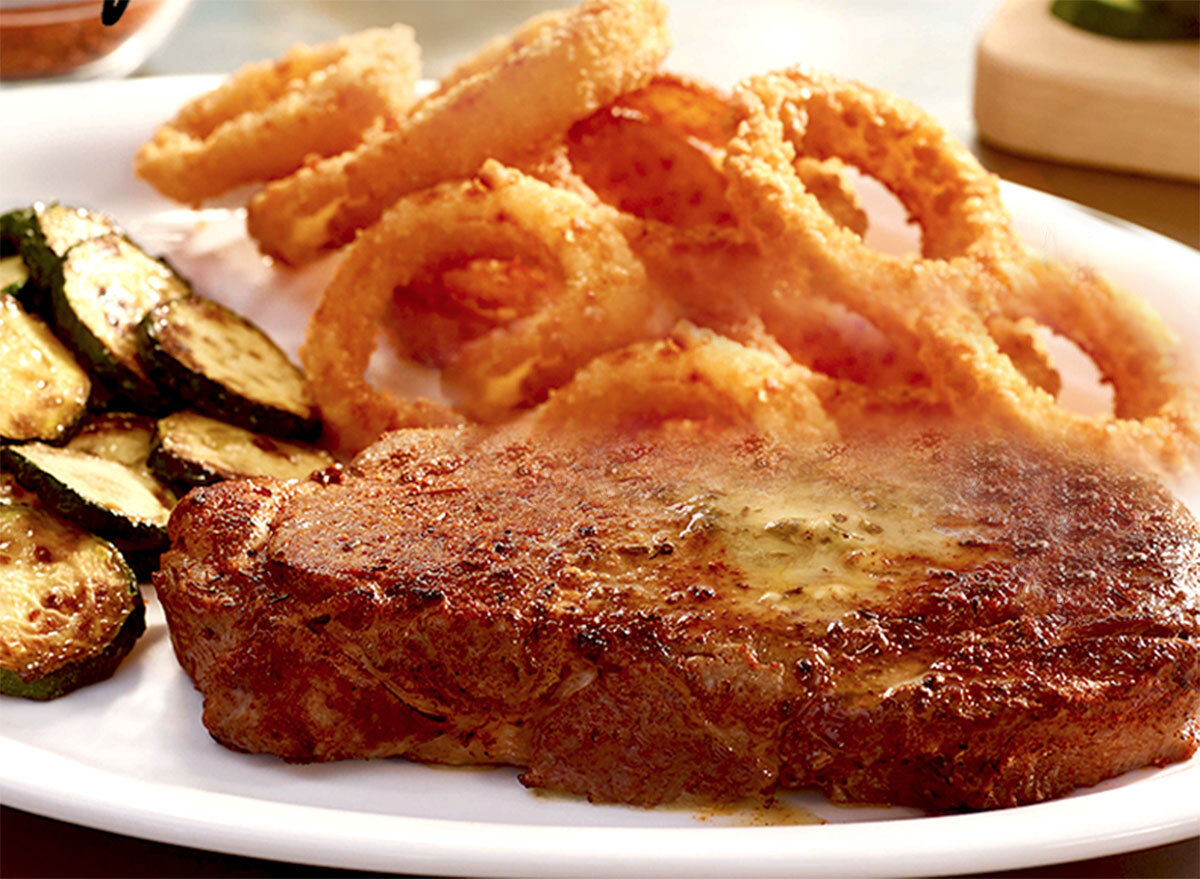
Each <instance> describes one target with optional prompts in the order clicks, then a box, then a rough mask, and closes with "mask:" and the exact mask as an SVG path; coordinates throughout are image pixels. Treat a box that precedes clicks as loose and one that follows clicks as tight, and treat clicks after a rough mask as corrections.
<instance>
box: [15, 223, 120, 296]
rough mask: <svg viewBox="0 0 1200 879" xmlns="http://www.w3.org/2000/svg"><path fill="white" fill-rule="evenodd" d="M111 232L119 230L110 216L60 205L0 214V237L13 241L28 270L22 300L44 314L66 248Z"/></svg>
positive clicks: (60, 272) (56, 281) (57, 280)
mask: <svg viewBox="0 0 1200 879" xmlns="http://www.w3.org/2000/svg"><path fill="white" fill-rule="evenodd" d="M113 234H115V235H120V234H122V233H121V230H120V228H119V227H118V226H117V224H116V223H115V222H114V221H113V219H112V218H111V217H109V216H107V215H105V214H101V213H97V212H95V211H88V210H84V209H83V208H72V207H67V206H66V205H60V204H49V205H46V204H42V203H40V202H39V203H37V204H34V205H31V206H30V207H27V208H21V209H19V210H15V211H9V212H8V213H7V214H5V215H4V216H3V217H0V237H2V238H4V239H5V240H8V241H12V242H15V243H16V247H17V251H18V252H19V253H20V254H21V258H22V259H23V260H24V262H25V266H26V268H27V269H28V271H29V278H30V283H29V284H28V285H27V286H26V288H25V293H26V295H25V296H24V297H23V300H22V301H23V302H24V303H25V306H26V307H27V308H28V309H29V310H30V311H34V312H37V313H39V314H46V315H47V316H48V315H49V307H50V305H49V297H50V291H51V290H53V289H54V287H55V286H57V285H58V284H59V283H60V281H61V278H62V261H63V258H64V257H65V256H66V254H67V251H68V250H70V249H71V248H72V247H74V246H75V245H76V244H78V243H79V242H81V241H87V240H88V239H90V238H98V237H99V236H101V235H113Z"/></svg>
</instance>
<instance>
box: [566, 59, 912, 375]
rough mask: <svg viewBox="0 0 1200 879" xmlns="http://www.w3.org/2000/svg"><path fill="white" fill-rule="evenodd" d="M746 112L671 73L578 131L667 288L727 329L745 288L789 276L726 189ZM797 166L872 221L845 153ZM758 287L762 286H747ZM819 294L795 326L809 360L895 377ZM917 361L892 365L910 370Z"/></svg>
mask: <svg viewBox="0 0 1200 879" xmlns="http://www.w3.org/2000/svg"><path fill="white" fill-rule="evenodd" d="M735 121H736V120H735V116H734V112H733V107H732V104H731V102H730V100H729V98H728V97H727V96H726V95H725V94H724V93H722V92H721V91H719V90H717V89H715V88H713V87H711V86H709V85H706V84H704V83H702V82H699V81H697V80H694V79H690V78H686V77H680V76H675V75H671V74H659V75H657V76H655V77H654V78H653V79H652V80H651V81H650V83H649V84H648V85H647V86H645V87H644V88H642V89H640V90H638V91H636V92H631V93H630V94H627V95H624V96H622V97H621V98H620V99H619V100H618V101H616V102H615V103H614V104H612V105H610V106H609V107H606V108H604V109H603V110H600V111H598V112H597V113H595V114H593V115H592V116H591V117H589V118H588V119H586V120H583V121H581V122H579V123H577V124H576V125H575V126H574V127H572V129H571V131H570V132H569V134H568V136H567V141H566V142H567V148H568V152H569V155H570V158H571V163H572V166H573V167H574V168H575V171H576V173H577V174H578V175H579V176H580V177H582V178H583V182H584V183H585V184H586V185H588V186H589V187H591V188H592V189H593V190H594V191H595V193H596V196H597V197H598V198H599V199H600V200H601V201H603V202H604V203H607V204H609V205H611V206H612V207H613V208H615V209H616V211H617V216H616V218H615V221H616V222H617V223H618V225H620V227H621V228H622V230H623V231H624V232H625V234H626V236H627V238H628V239H629V241H630V245H631V246H632V247H633V249H634V251H635V253H637V254H638V256H639V257H640V258H641V259H642V260H643V261H644V263H645V264H646V267H647V271H648V272H649V273H650V276H651V278H652V280H653V281H654V283H655V285H656V287H658V288H659V289H660V290H663V291H665V292H666V293H667V294H668V295H670V296H672V297H674V298H675V299H676V300H677V301H679V302H680V303H681V304H682V305H684V307H685V310H686V313H687V315H688V317H689V319H690V320H692V321H694V322H696V323H699V324H702V325H704V326H709V327H713V328H715V329H719V330H722V331H724V329H725V328H726V327H728V326H730V325H732V324H736V323H738V322H740V321H744V320H746V319H747V318H748V317H749V316H750V311H749V310H748V308H747V305H746V303H745V302H744V301H743V300H744V299H746V298H749V299H755V298H757V299H758V300H760V301H761V300H763V299H765V298H767V295H768V294H767V291H770V290H772V289H773V288H774V287H775V285H776V283H777V279H776V277H775V272H774V271H773V270H772V268H771V267H770V265H769V264H768V263H767V262H766V261H765V260H763V259H762V257H761V254H760V253H759V252H758V250H757V248H756V247H754V246H753V245H752V244H750V243H749V242H747V241H746V239H745V236H744V235H743V233H742V231H741V229H740V228H738V225H737V223H736V221H735V219H734V217H733V213H732V206H731V205H730V203H729V200H728V198H727V196H726V193H725V190H726V188H727V186H728V181H727V180H726V178H725V175H724V171H723V170H722V168H721V164H722V161H723V157H724V147H725V144H726V142H727V141H728V140H729V138H730V137H732V136H733V133H734V131H735ZM796 167H797V171H798V173H801V174H802V176H803V179H804V180H805V181H806V182H807V183H808V184H809V185H810V186H811V188H812V190H813V191H814V192H816V193H818V194H819V198H820V199H821V202H822V206H823V207H824V208H825V209H826V210H827V211H829V212H830V213H831V215H833V216H834V217H835V219H837V220H838V221H839V222H842V223H845V224H848V225H849V226H850V228H852V229H853V230H854V231H855V232H857V233H859V234H861V233H862V232H864V231H865V229H866V215H865V214H864V213H863V212H862V209H861V207H860V206H859V205H858V202H857V199H856V197H855V195H854V193H853V191H852V190H851V189H850V187H849V184H848V182H847V180H846V178H845V175H844V170H843V167H842V166H841V164H840V163H839V162H838V161H837V160H836V159H826V160H820V159H815V158H811V157H801V158H799V159H797V161H796ZM748 286H753V287H754V288H755V289H756V290H759V291H762V295H760V296H758V297H744V295H743V294H744V291H745V289H746V288H747V287H748ZM726 291H735V293H734V295H732V296H731V295H729V293H728V292H726ZM810 305H811V307H810V308H808V309H806V310H804V311H803V317H798V316H797V315H796V314H792V315H791V317H792V320H791V322H790V324H789V326H788V333H787V338H788V340H789V341H796V342H803V344H802V345H798V346H797V347H790V346H789V350H792V351H793V353H794V354H795V355H796V357H797V359H799V360H801V362H804V363H806V364H809V365H812V366H814V367H815V368H817V369H821V370H824V369H827V368H829V367H830V365H831V364H841V365H847V364H849V363H850V362H852V361H853V362H855V363H856V364H857V370H856V372H855V373H854V375H855V376H858V377H862V376H867V375H870V376H872V377H873V378H875V379H877V380H879V381H883V380H885V379H886V378H887V376H886V375H884V371H883V370H880V369H879V368H878V367H879V366H880V365H881V361H880V360H879V357H878V356H875V352H870V353H868V352H864V351H862V350H861V349H857V348H854V347H848V343H849V341H850V340H849V338H848V337H847V336H845V335H844V334H841V333H839V331H838V330H837V329H836V328H833V327H831V326H830V325H829V316H830V311H831V307H832V306H831V303H829V302H828V301H826V300H823V299H820V298H817V297H812V299H811V302H810ZM889 356H890V355H889ZM915 369H917V367H915V366H913V365H912V364H908V367H907V368H901V367H899V366H898V367H896V369H895V370H892V369H890V367H889V370H888V372H889V374H891V373H895V374H901V375H904V376H906V377H907V376H908V375H909V374H911V373H912V372H913V371H914V370H915Z"/></svg>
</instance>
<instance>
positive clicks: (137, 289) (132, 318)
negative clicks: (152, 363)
mask: <svg viewBox="0 0 1200 879" xmlns="http://www.w3.org/2000/svg"><path fill="white" fill-rule="evenodd" d="M190 292H191V289H190V288H189V286H188V284H187V282H186V281H184V280H183V279H182V278H180V277H179V276H178V275H177V274H175V272H174V271H172V270H171V268H170V267H169V266H167V265H166V264H165V263H163V262H161V261H160V260H156V259H153V258H151V257H149V256H147V255H146V254H145V253H143V252H142V251H141V250H140V249H138V248H137V247H136V246H135V245H134V244H132V243H130V242H129V241H128V240H127V239H125V238H121V237H119V236H116V235H106V236H104V237H102V238H93V239H91V240H88V241H84V242H82V243H81V244H77V245H75V246H74V247H72V248H71V249H70V250H69V251H67V256H66V259H65V260H63V263H62V272H61V275H60V276H59V278H58V279H57V281H56V283H55V286H54V288H53V289H52V291H51V300H52V304H53V311H54V323H55V326H56V328H57V329H58V333H59V336H60V337H61V338H62V339H63V340H64V341H65V342H66V343H67V344H68V346H69V347H71V349H72V350H74V351H75V353H76V354H77V355H78V356H79V357H80V358H81V359H82V360H83V361H84V362H85V363H87V364H88V366H89V368H90V369H91V371H92V375H93V377H94V378H96V379H98V380H99V381H100V383H101V384H104V385H106V386H107V387H108V388H109V389H110V390H112V391H114V392H115V393H116V394H117V395H118V396H119V397H122V398H124V400H125V401H127V402H129V403H130V404H131V405H132V406H133V407H134V408H136V409H139V410H144V411H161V410H164V409H165V408H167V406H168V400H167V398H166V397H165V396H164V395H163V394H162V393H161V392H160V391H159V390H158V388H156V386H155V385H154V383H153V382H151V381H150V379H149V378H148V377H147V375H146V372H145V370H144V369H143V368H142V365H141V363H140V362H139V361H138V357H137V327H138V324H139V323H140V322H141V320H142V318H143V317H145V316H146V313H147V312H149V311H150V310H151V309H152V308H154V307H155V306H157V305H159V304H160V303H163V302H166V301H169V300H172V299H177V298H180V297H183V296H186V295H188V294H189V293H190Z"/></svg>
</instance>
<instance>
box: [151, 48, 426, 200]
mask: <svg viewBox="0 0 1200 879" xmlns="http://www.w3.org/2000/svg"><path fill="white" fill-rule="evenodd" d="M419 78H420V50H419V49H418V47H417V44H416V40H415V39H414V36H413V31H412V29H411V28H409V27H405V26H404V25H396V26H394V27H391V28H386V29H384V28H377V29H372V30H366V31H363V32H361V33H358V34H353V35H351V36H347V37H343V38H341V39H339V40H337V41H335V42H333V43H328V44H326V45H322V46H303V45H297V46H293V47H292V48H291V49H289V50H288V52H287V54H285V55H284V56H283V58H281V59H280V60H279V61H275V62H271V61H264V62H261V63H258V64H250V65H247V66H246V67H243V68H242V69H241V70H239V71H237V72H236V73H234V74H233V76H231V77H230V78H229V79H228V80H227V81H226V82H225V83H223V84H222V85H221V86H220V87H218V88H217V89H216V90H214V91H212V92H209V93H208V94H206V95H202V96H200V97H198V98H196V99H195V100H193V101H190V102H189V103H187V104H185V105H184V106H183V108H182V109H180V111H179V113H178V114H177V115H176V117H175V118H174V119H173V120H172V121H170V122H168V123H166V124H165V125H162V126H160V127H159V128H158V130H157V131H156V132H155V134H154V138H153V139H152V140H150V141H148V142H147V143H145V144H143V145H142V147H141V148H140V149H139V150H138V152H137V157H136V158H135V160H134V170H135V171H136V173H137V175H138V176H139V177H141V178H142V179H144V180H146V181H148V182H149V183H151V184H152V185H153V186H154V187H155V188H156V189H158V191H159V192H161V193H163V194H164V195H166V196H168V197H170V198H173V199H175V200H176V201H181V202H186V203H190V204H199V203H200V202H202V201H204V200H205V199H207V198H212V197H213V196H216V195H220V194H221V193H223V192H226V191H227V190H230V189H233V188H234V187H237V186H240V185H242V184H245V183H253V182H258V181H263V180H275V179H277V178H280V177H284V176H286V175H288V174H291V173H293V172H294V171H296V169H298V168H300V167H301V166H302V165H303V164H304V162H305V159H306V158H308V157H309V156H312V155H316V156H332V155H335V154H338V153H341V152H344V151H345V150H349V149H352V148H353V147H355V146H357V145H358V144H359V143H360V142H361V141H362V140H363V136H364V134H365V133H366V131H367V130H368V129H369V128H370V127H371V126H373V125H376V124H378V123H380V122H381V121H384V120H387V119H391V118H392V117H395V116H399V115H401V114H403V113H404V112H405V111H406V110H408V108H409V107H411V106H412V104H413V102H414V100H415V97H414V95H415V92H414V89H415V87H416V84H417V80H418V79H419Z"/></svg>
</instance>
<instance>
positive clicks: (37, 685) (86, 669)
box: [0, 571, 146, 702]
mask: <svg viewBox="0 0 1200 879" xmlns="http://www.w3.org/2000/svg"><path fill="white" fill-rule="evenodd" d="M129 579H130V581H131V582H134V583H135V585H134V586H133V587H132V591H133V593H134V595H135V596H137V597H136V598H135V599H134V601H135V604H134V609H133V611H132V612H131V613H130V614H129V616H127V617H126V618H125V624H124V625H123V626H121V630H120V631H119V632H117V637H116V638H114V639H113V640H112V641H110V642H109V645H108V647H106V648H105V649H104V651H103V652H101V653H98V654H97V655H95V656H90V657H88V658H87V659H83V660H80V661H79V662H75V663H72V664H71V665H67V666H64V667H63V668H60V669H59V670H58V671H55V672H51V673H50V674H48V675H46V676H45V677H41V678H37V679H36V680H32V681H23V680H21V676H20V675H18V674H17V673H16V672H14V671H9V670H8V669H6V668H0V693H4V694H5V695H8V696H20V697H21V698H23V699H34V700H37V701H39V702H47V701H49V700H51V699H57V698H58V697H59V696H65V695H66V694H67V693H70V692H71V691H72V690H78V689H79V688H80V687H86V686H87V685H88V684H95V683H98V682H99V681H103V680H107V679H108V678H110V677H112V674H113V672H115V671H116V670H117V666H118V665H120V664H121V660H123V659H124V658H125V657H126V656H128V655H129V651H131V650H132V649H133V645H134V644H135V643H137V639H138V638H140V637H142V635H143V634H144V633H145V631H146V603H145V602H144V601H143V600H142V593H141V591H140V590H139V589H138V588H137V585H136V581H134V576H133V573H132V571H131V572H130V574H129Z"/></svg>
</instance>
